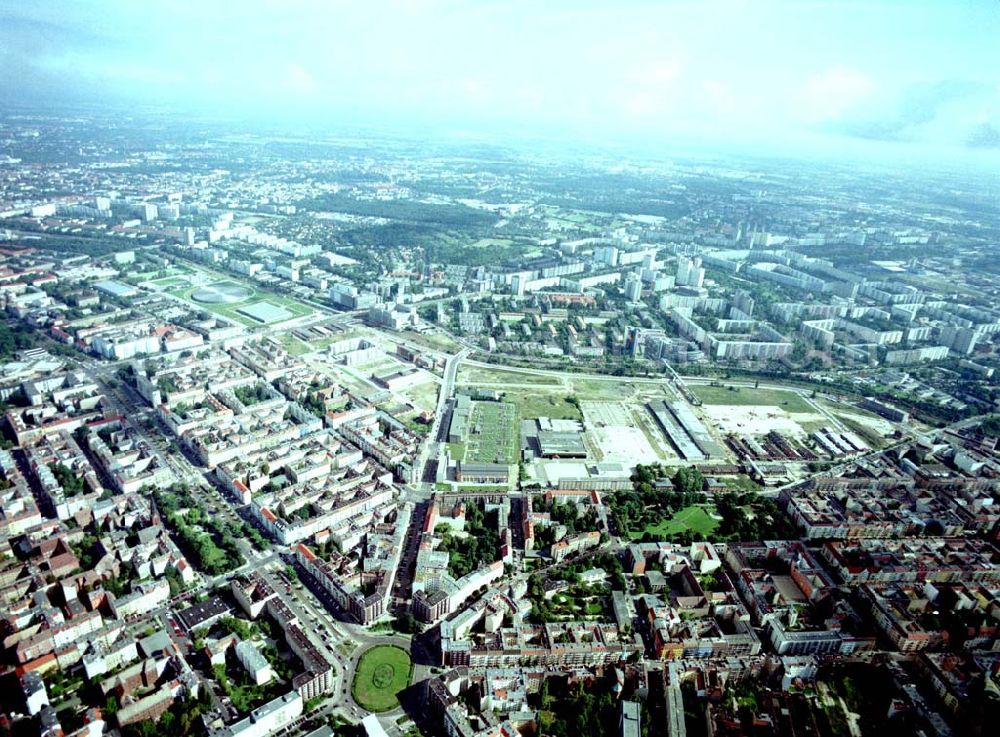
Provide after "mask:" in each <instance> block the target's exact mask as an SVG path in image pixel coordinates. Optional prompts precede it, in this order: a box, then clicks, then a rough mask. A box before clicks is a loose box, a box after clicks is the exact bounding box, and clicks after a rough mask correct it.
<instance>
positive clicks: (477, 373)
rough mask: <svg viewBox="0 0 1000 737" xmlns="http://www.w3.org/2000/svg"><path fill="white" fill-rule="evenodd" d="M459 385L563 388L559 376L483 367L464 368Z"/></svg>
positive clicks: (459, 371)
mask: <svg viewBox="0 0 1000 737" xmlns="http://www.w3.org/2000/svg"><path fill="white" fill-rule="evenodd" d="M458 383H459V384H465V383H472V384H538V385H540V386H561V385H562V382H561V381H560V380H559V377H557V376H551V375H549V374H532V373H521V372H520V371H508V370H506V369H502V368H493V367H490V368H485V367H483V366H462V367H461V368H460V369H459V370H458Z"/></svg>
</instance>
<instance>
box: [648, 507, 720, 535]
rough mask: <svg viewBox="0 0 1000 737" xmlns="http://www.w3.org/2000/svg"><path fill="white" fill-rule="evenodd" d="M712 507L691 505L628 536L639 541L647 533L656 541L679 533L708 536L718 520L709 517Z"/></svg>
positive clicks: (716, 525) (717, 523)
mask: <svg viewBox="0 0 1000 737" xmlns="http://www.w3.org/2000/svg"><path fill="white" fill-rule="evenodd" d="M711 511H713V507H712V506H711V505H706V504H692V505H690V506H687V507H684V508H683V509H679V510H678V511H677V512H675V513H674V514H673V516H671V517H669V518H667V519H664V520H661V521H659V522H657V523H656V524H649V525H646V526H645V527H643V528H642V529H641V530H633V531H631V532H630V533H629V536H630V537H631V538H632V539H633V540H638V539H640V538H641V537H642V536H643V535H645V534H646V533H647V532H648V533H650V534H652V535H653V536H654V537H656V538H658V539H662V538H666V537H668V536H670V535H674V534H676V533H679V532H687V531H691V532H699V533H701V534H702V535H703V536H705V537H707V536H708V535H710V534H711V533H712V532H713V531H714V530H715V528H716V527H718V525H719V522H718V520H716V519H714V518H713V517H712V515H711Z"/></svg>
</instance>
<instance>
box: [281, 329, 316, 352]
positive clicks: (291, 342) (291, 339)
mask: <svg viewBox="0 0 1000 737" xmlns="http://www.w3.org/2000/svg"><path fill="white" fill-rule="evenodd" d="M276 337H277V338H278V341H279V342H280V343H281V345H283V346H284V347H285V350H286V351H288V353H289V354H290V355H292V356H301V355H302V354H303V353H309V352H310V351H311V350H313V348H312V346H310V345H309V344H308V343H304V342H303V341H301V340H299V339H298V338H296V337H295V336H294V335H290V334H289V333H281V334H280V335H278V336H276Z"/></svg>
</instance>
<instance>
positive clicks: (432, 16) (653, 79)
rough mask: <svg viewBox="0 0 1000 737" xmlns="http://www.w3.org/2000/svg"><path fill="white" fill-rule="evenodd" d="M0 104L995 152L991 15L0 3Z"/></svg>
mask: <svg viewBox="0 0 1000 737" xmlns="http://www.w3.org/2000/svg"><path fill="white" fill-rule="evenodd" d="M0 90H5V91H6V92H5V93H4V98H5V99H7V100H8V101H9V102H18V103H27V104H33V105H50V104H58V105H61V106H65V107H69V108H72V106H74V105H82V104H102V103H108V104H114V105H125V106H135V107H136V108H139V107H141V106H156V107H161V108H165V109H167V110H171V111H175V112H178V113H182V114H192V115H210V116H219V117H231V118H241V117H245V118H247V119H256V120H268V119H272V120H275V121H280V120H282V119H285V120H300V121H310V122H312V121H320V122H322V121H327V120H328V121H331V122H336V121H339V120H352V121H357V120H380V121H391V122H393V123H405V122H406V121H413V122H420V123H422V124H431V125H441V126H456V127H465V128H468V129H472V130H475V129H477V128H479V129H483V130H497V129H503V128H510V129H516V130H521V131H526V132H532V131H537V132H540V133H547V134H549V135H556V136H563V135H565V136H568V137H569V136H580V137H587V136H590V137H598V136H608V137H619V138H625V139H630V138H635V139H649V140H659V141H672V140H677V141H700V142H707V143H712V142H720V143H721V142H725V143H745V144H748V145H753V144H767V145H771V146H779V147H780V146H783V145H788V146H793V145H795V146H802V147H809V146H817V147H823V146H834V145H836V144H838V143H844V142H847V141H855V142H859V143H864V144H866V145H878V146H883V147H889V148H891V147H899V148H906V147H914V146H918V147H923V148H929V149H934V150H936V151H940V152H948V151H952V150H956V151H957V150H961V151H964V152H973V153H975V152H983V153H984V155H985V152H992V153H996V152H998V151H1000V0H933V1H930V0H839V1H835V0H829V1H821V0H815V1H814V0H615V1H608V2H598V1H597V0H505V1H500V0H479V1H475V0H363V1H360V2H354V1H351V2H347V1H341V0H196V1H192V0H63V2H52V1H49V0H0ZM2 106H3V102H2V101H0V107H2Z"/></svg>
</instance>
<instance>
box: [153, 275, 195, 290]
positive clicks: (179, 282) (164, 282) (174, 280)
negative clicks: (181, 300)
mask: <svg viewBox="0 0 1000 737" xmlns="http://www.w3.org/2000/svg"><path fill="white" fill-rule="evenodd" d="M150 284H155V285H156V286H158V287H160V288H161V289H173V288H174V287H181V286H187V285H188V284H189V282H188V280H187V279H185V278H184V277H182V276H165V277H163V278H162V279H153V281H151V282H150Z"/></svg>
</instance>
